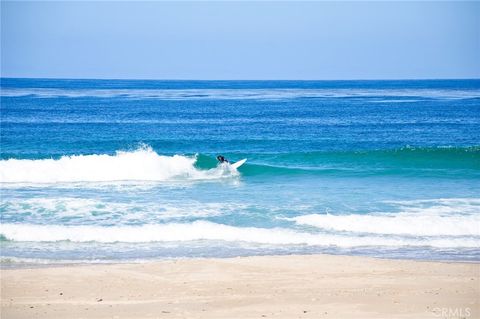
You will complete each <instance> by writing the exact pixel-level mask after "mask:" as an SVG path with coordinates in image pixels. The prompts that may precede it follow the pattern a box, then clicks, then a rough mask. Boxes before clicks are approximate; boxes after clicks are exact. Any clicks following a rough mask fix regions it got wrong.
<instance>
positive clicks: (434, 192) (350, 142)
mask: <svg viewBox="0 0 480 319" xmlns="http://www.w3.org/2000/svg"><path fill="white" fill-rule="evenodd" d="M0 112H1V152H0V157H1V160H0V177H1V184H0V186H1V195H2V199H1V200H2V202H1V206H0V213H1V218H2V226H1V231H0V233H1V234H2V237H1V242H0V244H1V248H2V249H1V254H2V260H3V261H4V262H12V261H13V262H19V261H26V262H39V261H42V262H54V261H59V262H64V261H79V262H84V261H97V262H101V261H106V262H109V261H112V260H113V261H132V260H149V259H158V258H166V257H184V256H187V257H194V256H237V255H258V254H260V255H261V254H289V253H318V252H328V253H337V254H361V255H372V256H380V257H395V258H396V257H399V258H400V257H401V258H421V259H453V260H479V259H480V254H479V252H480V249H479V246H480V244H479V243H480V196H479V194H480V134H479V132H480V80H442V81H440V80H438V81H433V80H432V81H430V80H429V81H140V80H135V81H134V80H129V81H127V80H47V79H44V80H41V79H2V80H1V106H0ZM218 154H222V155H224V156H225V157H227V158H228V159H230V160H231V161H236V160H240V159H242V158H247V159H248V160H247V163H246V164H245V165H244V166H242V167H241V168H240V169H239V170H238V171H234V170H231V169H230V168H229V167H228V166H224V165H218V164H217V161H216V159H215V157H216V155H218Z"/></svg>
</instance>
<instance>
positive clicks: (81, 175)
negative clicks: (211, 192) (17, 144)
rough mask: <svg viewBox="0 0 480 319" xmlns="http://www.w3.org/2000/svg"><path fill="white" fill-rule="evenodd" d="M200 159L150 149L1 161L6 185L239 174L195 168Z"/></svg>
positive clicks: (0, 174)
mask: <svg viewBox="0 0 480 319" xmlns="http://www.w3.org/2000/svg"><path fill="white" fill-rule="evenodd" d="M196 161H197V157H196V156H182V155H173V156H164V155H159V154H157V153H156V152H155V151H153V150H152V148H150V147H147V146H145V147H142V148H140V149H137V150H135V151H130V152H127V151H118V152H116V154H115V155H107V154H100V155H99V154H94V155H74V156H62V157H61V158H60V159H37V160H30V159H8V160H2V161H0V181H1V182H2V183H43V184H45V183H57V182H66V183H69V182H114V181H154V182H157V181H158V182H161V181H175V180H180V181H181V180H208V179H218V178H222V177H229V176H230V177H231V176H235V175H236V174H238V173H237V172H236V171H234V170H230V169H229V168H228V167H226V166H218V167H215V168H211V169H208V170H200V169H198V168H196V167H195V162H196Z"/></svg>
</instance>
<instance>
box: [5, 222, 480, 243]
mask: <svg viewBox="0 0 480 319" xmlns="http://www.w3.org/2000/svg"><path fill="white" fill-rule="evenodd" d="M1 234H2V236H3V237H4V239H6V240H13V241H24V242H55V241H72V242H93V241H95V242H101V243H115V242H125V243H134V242H137V243H141V242H184V241H196V240H213V241H231V242H250V243H258V244H270V245H308V246H338V247H359V246H406V245H408V246H431V247H478V240H476V239H475V238H468V237H465V238H448V237H435V238H425V237H424V238H421V237H419V238H403V237H385V236H378V235H377V236H375V235H372V236H363V237H357V236H347V235H342V234H327V233H322V234H319V233H309V232H302V231H298V230H293V229H287V228H257V227H235V226H229V225H224V224H217V223H213V222H209V221H195V222H192V223H168V224H148V225H142V226H111V227H102V226H87V225H79V226H62V225H32V224H3V225H1Z"/></svg>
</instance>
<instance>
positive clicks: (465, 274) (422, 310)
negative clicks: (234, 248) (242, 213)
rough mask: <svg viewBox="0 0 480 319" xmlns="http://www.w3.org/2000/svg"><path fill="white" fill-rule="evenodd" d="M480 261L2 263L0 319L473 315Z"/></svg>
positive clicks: (477, 312)
mask: <svg viewBox="0 0 480 319" xmlns="http://www.w3.org/2000/svg"><path fill="white" fill-rule="evenodd" d="M479 279H480V264H478V263H475V264H472V263H445V262H423V261H407V260H383V259H374V258H366V257H348V256H329V255H312V256H265V257H242V258H229V259H183V260H170V261H162V262H152V263H145V264H115V265H88V266H61V267H45V268H35V269H3V270H2V272H1V288H2V291H1V296H2V308H1V314H2V316H1V317H2V318H387V317H388V318H479V317H480V301H479V296H480V285H479Z"/></svg>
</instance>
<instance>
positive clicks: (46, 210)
mask: <svg viewBox="0 0 480 319" xmlns="http://www.w3.org/2000/svg"><path fill="white" fill-rule="evenodd" d="M244 208H245V205H243V204H240V203H220V202H216V203H215V202H213V203H201V202H198V201H194V200H187V199H184V200H181V201H174V200H168V199H160V198H159V199H158V200H157V201H147V202H144V201H134V202H130V201H126V202H122V201H119V200H113V201H106V200H101V199H91V198H90V199H89V198H75V197H60V198H27V199H25V198H11V199H4V200H3V202H2V204H1V205H0V212H1V215H2V218H3V220H4V221H8V220H17V219H18V215H21V216H22V223H26V224H28V223H33V224H35V223H52V224H55V223H57V222H58V221H60V220H61V221H62V223H63V224H65V225H66V224H68V222H69V221H73V222H76V223H78V222H80V221H81V222H82V223H83V224H92V225H102V224H108V225H111V223H112V222H115V223H118V224H128V223H130V224H132V223H140V224H146V223H156V222H159V221H161V222H164V221H166V220H182V219H186V218H207V217H213V216H220V215H223V214H228V213H231V212H235V211H238V210H242V209H244Z"/></svg>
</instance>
